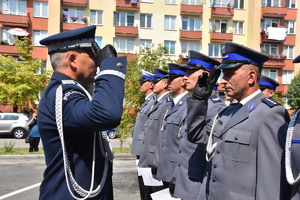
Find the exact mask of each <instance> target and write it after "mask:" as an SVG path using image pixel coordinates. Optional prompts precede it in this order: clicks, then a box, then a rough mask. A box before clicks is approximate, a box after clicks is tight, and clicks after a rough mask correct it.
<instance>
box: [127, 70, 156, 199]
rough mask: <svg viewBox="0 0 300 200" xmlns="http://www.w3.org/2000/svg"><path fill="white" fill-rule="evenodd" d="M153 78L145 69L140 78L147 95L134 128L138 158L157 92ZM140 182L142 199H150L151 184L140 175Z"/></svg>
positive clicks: (134, 146) (133, 140) (133, 146)
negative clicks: (154, 89)
mask: <svg viewBox="0 0 300 200" xmlns="http://www.w3.org/2000/svg"><path fill="white" fill-rule="evenodd" d="M152 79H153V74H151V73H150V72H147V71H145V70H142V77H141V78H140V79H138V80H139V81H140V92H142V93H143V94H144V95H145V96H146V97H145V101H144V103H143V104H142V107H141V109H140V111H139V113H138V116H137V118H136V121H135V125H134V128H133V138H132V146H131V152H130V153H131V154H133V155H136V156H137V159H139V157H140V154H141V150H142V146H143V142H144V131H145V123H146V120H147V118H148V117H147V116H148V113H149V111H150V108H151V107H152V105H153V103H154V101H155V99H156V94H154V93H153V82H151V80H152ZM138 183H139V189H140V196H141V199H142V200H146V199H150V193H149V186H145V185H144V182H143V178H142V176H138Z"/></svg>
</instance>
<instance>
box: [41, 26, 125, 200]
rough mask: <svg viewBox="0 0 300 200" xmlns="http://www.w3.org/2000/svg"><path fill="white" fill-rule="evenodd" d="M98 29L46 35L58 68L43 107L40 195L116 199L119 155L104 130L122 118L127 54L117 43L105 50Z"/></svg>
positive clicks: (46, 196)
mask: <svg viewBox="0 0 300 200" xmlns="http://www.w3.org/2000/svg"><path fill="white" fill-rule="evenodd" d="M95 30H96V26H88V27H84V28H81V29H76V30H72V31H66V32H62V33H59V34H56V35H52V36H50V37H47V38H45V39H43V40H41V41H40V43H41V44H42V45H46V46H47V47H48V54H49V55H50V61H51V64H52V67H53V70H54V72H53V74H52V77H51V81H50V83H49V84H48V86H47V88H46V89H45V91H44V93H43V96H42V98H41V100H40V103H39V109H38V114H39V120H38V127H39V131H40V135H41V138H42V142H43V147H44V154H45V159H46V170H45V172H44V179H43V181H42V183H41V186H40V196H39V199H47V200H48V199H53V200H56V199H69V200H71V199H83V198H85V199H86V198H89V199H102V200H107V199H113V191H112V164H111V162H110V161H109V160H108V159H110V160H111V159H113V155H112V153H111V151H110V149H109V148H108V147H109V144H108V141H107V136H106V135H104V136H102V134H101V130H107V129H111V128H114V127H117V126H118V125H119V123H120V120H121V115H122V111H123V108H122V105H123V97H124V80H125V71H126V57H116V56H117V52H116V51H115V49H114V48H113V47H112V46H111V45H107V46H106V47H104V48H103V49H102V50H101V49H100V48H99V46H98V45H97V43H96V42H95ZM98 66H100V70H99V73H97V74H96V71H97V70H96V69H97V67H98ZM93 83H95V93H94V95H93V97H91V96H90V94H89V93H88V91H87V89H88V86H89V85H91V84H93Z"/></svg>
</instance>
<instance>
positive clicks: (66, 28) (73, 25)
mask: <svg viewBox="0 0 300 200" xmlns="http://www.w3.org/2000/svg"><path fill="white" fill-rule="evenodd" d="M83 27H86V24H77V23H63V25H62V29H63V31H70V30H74V29H77V28H83Z"/></svg>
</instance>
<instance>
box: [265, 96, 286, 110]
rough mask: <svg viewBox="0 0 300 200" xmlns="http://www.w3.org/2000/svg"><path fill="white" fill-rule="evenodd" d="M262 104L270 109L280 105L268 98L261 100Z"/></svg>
mask: <svg viewBox="0 0 300 200" xmlns="http://www.w3.org/2000/svg"><path fill="white" fill-rule="evenodd" d="M261 101H262V102H264V103H265V104H267V105H268V106H269V107H270V108H272V107H273V106H278V105H281V104H280V103H278V102H277V101H275V100H273V99H270V98H267V97H266V98H263V99H261Z"/></svg>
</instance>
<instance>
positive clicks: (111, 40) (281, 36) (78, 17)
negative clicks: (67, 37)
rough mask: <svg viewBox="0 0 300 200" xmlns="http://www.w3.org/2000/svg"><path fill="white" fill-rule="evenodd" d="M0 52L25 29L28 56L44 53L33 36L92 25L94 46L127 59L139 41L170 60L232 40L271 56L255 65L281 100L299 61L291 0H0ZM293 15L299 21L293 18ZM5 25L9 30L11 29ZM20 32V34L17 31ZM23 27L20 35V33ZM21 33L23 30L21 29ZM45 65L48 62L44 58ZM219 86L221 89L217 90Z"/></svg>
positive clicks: (213, 52)
mask: <svg viewBox="0 0 300 200" xmlns="http://www.w3.org/2000/svg"><path fill="white" fill-rule="evenodd" d="M0 3H1V4H0V34H1V38H0V39H1V44H0V54H9V55H13V56H17V55H18V52H17V51H16V49H15V47H14V46H13V40H14V39H15V38H17V37H21V36H22V35H21V34H28V37H30V38H31V40H32V42H33V44H34V54H33V57H34V58H42V59H45V60H48V59H47V49H46V47H43V46H41V45H40V44H39V41H40V40H41V39H43V38H45V37H47V36H48V35H53V34H56V33H59V32H62V31H67V30H72V29H76V28H80V27H84V26H89V25H96V26H97V30H96V41H97V43H98V44H99V46H100V47H104V46H105V45H106V44H113V45H114V46H115V48H116V50H117V52H118V53H119V54H120V55H122V54H127V55H129V58H130V57H134V56H135V54H137V53H138V52H139V49H140V48H143V45H150V44H155V45H157V44H163V45H164V46H165V47H166V48H167V50H168V55H169V56H170V57H171V58H174V59H178V57H182V58H183V60H185V61H186V59H187V52H188V51H189V50H196V51H199V52H201V53H204V54H206V55H209V56H211V57H213V58H216V59H219V60H221V53H220V44H221V43H223V42H225V41H232V42H236V43H239V44H242V45H245V46H247V47H250V48H253V49H255V50H257V51H261V52H263V53H265V54H267V55H269V57H270V61H268V62H267V63H266V64H265V66H264V68H263V71H262V74H264V75H266V76H269V77H271V78H273V79H275V80H277V81H278V82H279V83H280V86H279V87H278V89H277V91H278V93H279V96H280V97H283V98H285V96H284V94H285V93H286V92H287V89H288V85H289V84H290V82H291V79H292V78H293V77H294V76H295V74H298V73H299V69H298V68H299V67H297V65H295V64H293V63H292V61H293V59H294V58H295V57H296V56H297V55H299V54H300V46H297V45H296V43H297V42H298V43H299V42H300V34H297V33H300V24H299V23H300V20H299V19H300V12H299V11H298V0H51V1H50V0H27V1H26V0H0ZM297 21H298V23H297ZM11 29H14V31H15V32H13V31H12V30H11ZM20 32H22V33H20ZM24 32H25V33H24ZM23 36H24V35H23ZM46 66H47V68H48V69H51V66H50V63H49V61H47V62H46ZM220 89H221V88H220Z"/></svg>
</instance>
